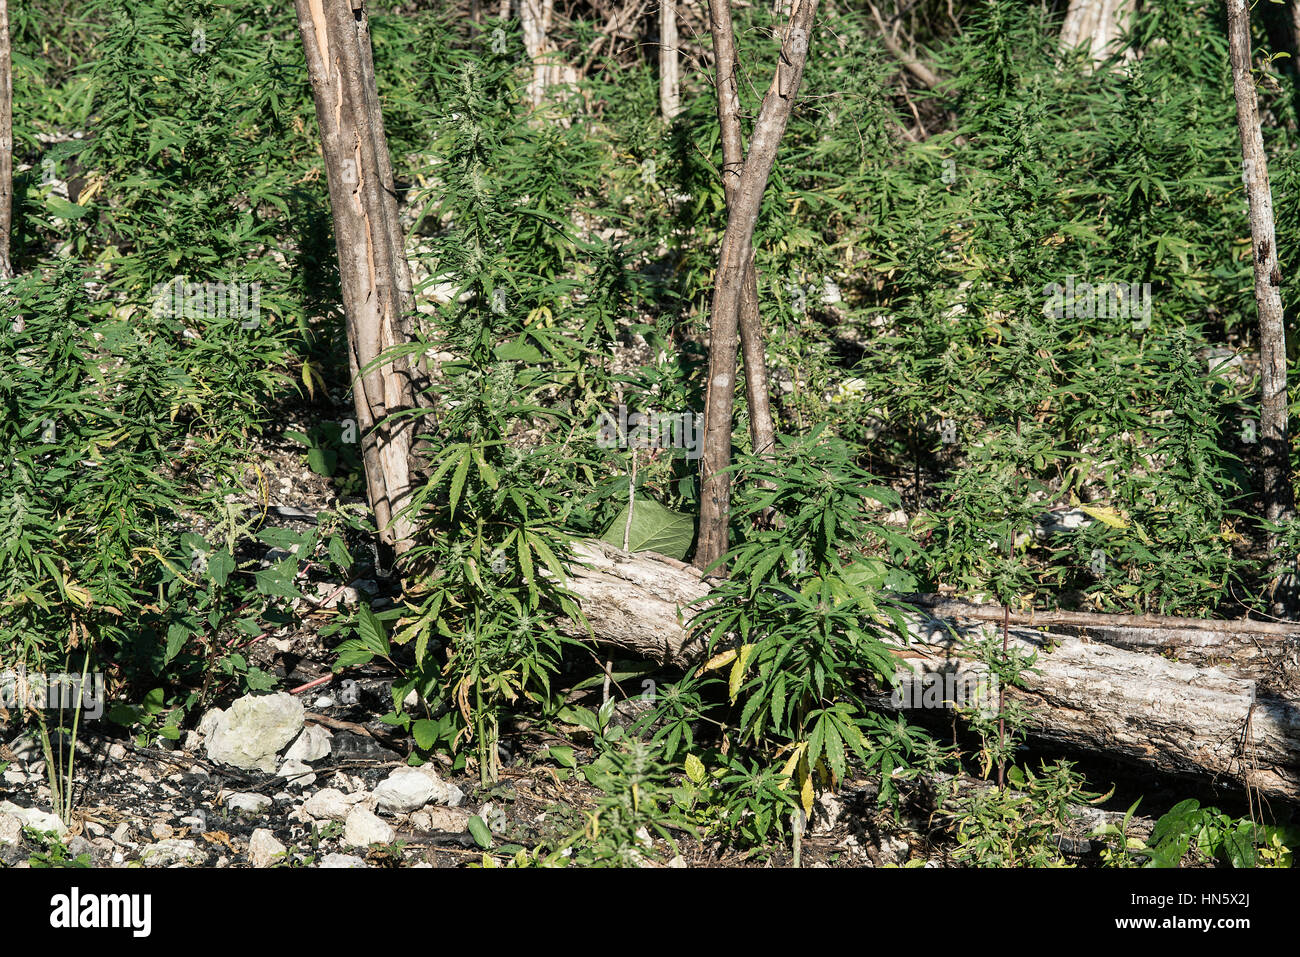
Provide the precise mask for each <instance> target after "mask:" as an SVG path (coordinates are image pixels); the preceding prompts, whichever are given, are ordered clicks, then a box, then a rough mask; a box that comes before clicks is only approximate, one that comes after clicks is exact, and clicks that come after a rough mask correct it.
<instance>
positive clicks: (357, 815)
mask: <svg viewBox="0 0 1300 957" xmlns="http://www.w3.org/2000/svg"><path fill="white" fill-rule="evenodd" d="M396 836H397V832H396V831H394V830H393V829H392V828H391V827H390V826H389V825H388V824H387V823H386V822H384V821H382V820H380V818H378V817H377V816H376V815H375V813H374V812H373V811H371V810H370V809H369V808H366V807H362V806H361V805H358V806H356V807H354V808H353V809H352V810H351V811H349V812H348V817H347V821H345V822H344V824H343V843H344V844H348V845H351V846H352V847H369V846H370V845H371V844H391V843H393V839H394V838H395V837H396Z"/></svg>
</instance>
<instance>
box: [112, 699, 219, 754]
mask: <svg viewBox="0 0 1300 957" xmlns="http://www.w3.org/2000/svg"><path fill="white" fill-rule="evenodd" d="M223 714H225V712H224V711H222V710H221V709H220V708H209V709H208V710H207V711H205V712H203V717H202V718H200V719H199V734H201V735H203V737H205V738H207V737H211V735H212V732H213V731H214V730H215V729H216V727H217V722H219V721H220V720H221V716H222V715H223ZM109 753H110V754H112V749H111V748H110V749H109ZM125 755H126V751H125V749H124V750H123V751H122V754H121V755H113V756H114V757H119V758H120V757H124V756H125Z"/></svg>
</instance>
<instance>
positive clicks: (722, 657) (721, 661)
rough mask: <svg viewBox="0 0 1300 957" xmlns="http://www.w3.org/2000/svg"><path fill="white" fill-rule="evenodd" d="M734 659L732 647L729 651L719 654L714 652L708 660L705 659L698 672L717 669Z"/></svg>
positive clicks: (734, 653)
mask: <svg viewBox="0 0 1300 957" xmlns="http://www.w3.org/2000/svg"><path fill="white" fill-rule="evenodd" d="M735 660H736V649H734V648H732V649H731V650H730V651H724V652H722V653H721V654H716V655H714V656H713V657H712V658H710V659H709V660H708V661H706V662H705V663H704V664H703V665H701V666H700V670H699V673H700V674H704V672H706V671H717V670H718V669H719V668H722V667H725V666H726V665H729V664H731V662H733V661H735Z"/></svg>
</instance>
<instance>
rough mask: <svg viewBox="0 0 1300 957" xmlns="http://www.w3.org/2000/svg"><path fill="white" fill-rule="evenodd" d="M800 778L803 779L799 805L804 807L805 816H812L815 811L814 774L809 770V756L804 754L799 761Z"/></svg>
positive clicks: (800, 787)
mask: <svg viewBox="0 0 1300 957" xmlns="http://www.w3.org/2000/svg"><path fill="white" fill-rule="evenodd" d="M799 777H800V778H801V779H802V783H801V784H800V786H799V803H800V804H802V805H803V812H804V814H807V815H809V816H811V815H812V809H813V781H812V774H811V772H809V770H808V755H807V754H804V755H803V756H802V759H801V760H800V761H799Z"/></svg>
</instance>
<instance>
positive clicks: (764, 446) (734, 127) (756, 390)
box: [709, 0, 776, 458]
mask: <svg viewBox="0 0 1300 957" xmlns="http://www.w3.org/2000/svg"><path fill="white" fill-rule="evenodd" d="M709 18H710V25H711V27H712V32H713V57H714V60H715V70H716V75H717V79H716V83H717V89H718V122H719V123H720V125H721V128H722V187H723V190H724V191H725V192H726V195H727V208H728V209H730V208H731V207H733V206H735V204H736V197H737V194H738V192H739V190H740V175H741V173H742V172H743V170H744V167H745V147H744V139H743V135H742V133H741V129H740V78H739V77H738V76H737V74H736V35H735V30H734V28H733V27H732V24H731V7H730V6H729V4H728V2H727V0H710V2H709ZM740 347H741V352H742V355H743V356H744V358H745V397H746V399H747V400H748V404H749V433H750V439H751V443H752V445H753V447H754V453H755V454H756V455H760V456H763V457H765V458H770V457H771V455H772V451H773V449H774V448H775V447H776V429H775V427H774V426H773V425H772V401H771V391H770V387H769V383H768V378H767V357H766V354H765V351H764V347H763V324H762V317H761V316H760V314H759V311H758V272H757V270H756V269H755V268H754V256H753V250H750V257H749V264H748V266H746V268H745V285H744V289H743V292H742V295H741V300H740Z"/></svg>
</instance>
